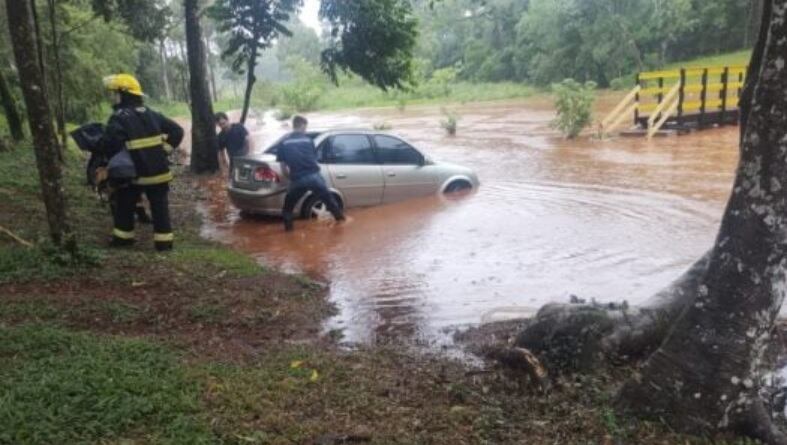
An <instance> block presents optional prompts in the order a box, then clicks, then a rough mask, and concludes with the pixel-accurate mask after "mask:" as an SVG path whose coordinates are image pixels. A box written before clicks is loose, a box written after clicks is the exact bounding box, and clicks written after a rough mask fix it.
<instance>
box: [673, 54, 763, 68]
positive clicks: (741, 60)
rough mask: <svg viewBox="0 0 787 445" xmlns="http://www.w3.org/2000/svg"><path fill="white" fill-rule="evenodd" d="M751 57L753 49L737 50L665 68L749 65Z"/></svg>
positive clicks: (676, 63)
mask: <svg viewBox="0 0 787 445" xmlns="http://www.w3.org/2000/svg"><path fill="white" fill-rule="evenodd" d="M750 58H751V51H750V50H744V51H736V52H732V53H725V54H717V55H712V56H705V57H699V58H696V59H691V60H683V61H679V62H673V63H670V64H668V65H667V66H666V67H665V69H679V68H694V67H698V68H704V67H711V66H733V65H748V64H749V59H750Z"/></svg>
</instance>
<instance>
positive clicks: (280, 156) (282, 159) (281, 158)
mask: <svg viewBox="0 0 787 445" xmlns="http://www.w3.org/2000/svg"><path fill="white" fill-rule="evenodd" d="M276 161H277V162H278V163H279V166H280V167H281V174H282V175H284V177H285V178H289V177H290V166H288V165H287V155H286V153H285V152H284V144H279V149H278V150H277V151H276Z"/></svg>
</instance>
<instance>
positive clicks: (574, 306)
mask: <svg viewBox="0 0 787 445" xmlns="http://www.w3.org/2000/svg"><path fill="white" fill-rule="evenodd" d="M708 260H709V253H706V254H705V255H703V256H702V258H700V259H699V260H698V261H697V262H695V263H694V265H692V266H691V267H690V268H689V269H688V270H687V271H686V272H685V273H684V274H683V275H682V276H681V277H680V278H679V279H677V280H676V281H675V282H673V283H672V284H671V285H670V286H668V287H667V288H666V289H664V290H663V291H661V292H659V293H658V294H656V295H654V296H653V297H652V298H651V299H650V300H649V301H648V302H647V303H645V304H644V305H643V306H642V307H635V308H632V307H630V306H629V305H628V304H626V303H625V302H624V303H622V304H600V303H596V302H591V303H586V302H584V301H581V300H578V299H574V301H573V302H572V303H571V304H550V305H546V306H544V307H543V308H541V310H540V311H539V312H538V314H537V315H536V317H535V318H534V320H533V321H532V323H530V324H529V325H528V327H527V328H526V329H525V330H524V331H522V332H521V333H520V334H519V335H518V336H517V338H516V341H515V345H516V346H517V347H521V348H525V349H528V350H531V351H533V352H534V353H535V354H537V355H538V356H539V358H541V359H542V360H543V361H544V362H545V364H546V366H547V368H549V369H550V370H552V371H558V370H566V371H572V372H582V371H588V370H592V369H595V368H597V367H598V366H600V365H602V363H604V362H606V361H610V360H612V361H621V360H622V361H628V360H631V359H635V358H640V357H644V356H646V355H648V354H650V353H651V352H653V351H655V350H656V349H657V348H658V346H659V345H660V344H661V342H662V340H663V339H664V338H665V337H666V335H667V332H668V330H669V327H670V325H671V322H672V321H673V320H675V319H676V318H677V317H678V316H679V315H680V314H681V312H682V311H683V310H684V309H685V308H686V307H687V306H689V305H690V304H692V303H693V302H694V299H695V297H696V295H697V289H698V286H699V280H700V279H701V277H702V276H703V274H704V272H705V270H706V269H707V265H708Z"/></svg>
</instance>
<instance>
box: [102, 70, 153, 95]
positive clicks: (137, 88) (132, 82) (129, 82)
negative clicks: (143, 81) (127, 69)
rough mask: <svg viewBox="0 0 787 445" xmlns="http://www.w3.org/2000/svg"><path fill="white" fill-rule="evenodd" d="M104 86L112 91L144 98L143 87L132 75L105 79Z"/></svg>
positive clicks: (118, 75)
mask: <svg viewBox="0 0 787 445" xmlns="http://www.w3.org/2000/svg"><path fill="white" fill-rule="evenodd" d="M104 86H105V87H106V88H107V89H108V90H110V91H125V92H127V93H129V94H133V95H135V96H143V95H144V94H142V86H141V85H140V84H139V81H138V80H137V78H136V77H134V76H132V75H131V74H113V75H111V76H107V77H105V78H104Z"/></svg>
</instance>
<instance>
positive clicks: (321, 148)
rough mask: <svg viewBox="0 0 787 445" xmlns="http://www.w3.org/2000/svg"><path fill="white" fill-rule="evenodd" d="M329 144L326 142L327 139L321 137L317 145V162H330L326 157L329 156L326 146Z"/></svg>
mask: <svg viewBox="0 0 787 445" xmlns="http://www.w3.org/2000/svg"><path fill="white" fill-rule="evenodd" d="M329 147H330V145H329V144H328V139H323V140H322V142H320V145H318V146H317V162H319V163H321V164H324V163H327V162H330V161H329V160H328V157H329V156H330V150H328V148H329Z"/></svg>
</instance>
